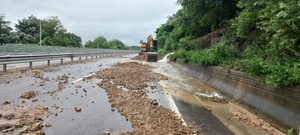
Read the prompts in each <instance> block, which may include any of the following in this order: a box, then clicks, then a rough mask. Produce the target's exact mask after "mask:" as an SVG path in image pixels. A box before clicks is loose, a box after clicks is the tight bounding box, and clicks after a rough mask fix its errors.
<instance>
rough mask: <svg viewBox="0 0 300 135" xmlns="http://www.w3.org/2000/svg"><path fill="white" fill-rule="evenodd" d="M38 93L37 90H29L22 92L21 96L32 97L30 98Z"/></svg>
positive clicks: (24, 97)
mask: <svg viewBox="0 0 300 135" xmlns="http://www.w3.org/2000/svg"><path fill="white" fill-rule="evenodd" d="M37 94H38V92H37V91H27V92H24V93H22V94H21V96H20V98H23V99H30V98H34V97H35V96H36V95H37Z"/></svg>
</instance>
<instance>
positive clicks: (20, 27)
mask: <svg viewBox="0 0 300 135" xmlns="http://www.w3.org/2000/svg"><path fill="white" fill-rule="evenodd" d="M15 27H16V31H17V34H20V35H19V37H21V39H19V40H20V41H21V43H38V42H39V34H40V20H39V19H37V18H36V17H35V16H33V15H31V16H29V17H28V18H23V19H22V20H19V21H18V23H17V24H16V25H15ZM24 34H25V35H24ZM23 37H28V38H26V39H28V40H26V41H25V40H23ZM32 37H33V38H32Z"/></svg>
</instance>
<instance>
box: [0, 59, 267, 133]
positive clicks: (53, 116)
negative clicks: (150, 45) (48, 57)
mask: <svg viewBox="0 0 300 135" xmlns="http://www.w3.org/2000/svg"><path fill="white" fill-rule="evenodd" d="M134 56H136V55H124V56H118V57H112V58H101V59H94V60H90V61H88V62H81V63H74V64H66V65H62V66H52V67H49V68H41V69H35V70H30V71H20V72H15V73H9V74H6V75H2V76H0V128H1V124H3V123H6V122H7V121H10V122H11V124H12V125H13V127H16V126H19V125H18V124H19V123H17V124H16V123H14V122H16V121H17V120H18V119H21V120H24V119H23V117H28V115H27V113H32V111H31V110H32V108H33V109H36V108H37V109H36V110H35V113H32V114H35V115H36V116H31V117H32V118H33V119H25V123H23V124H24V125H23V127H22V128H20V129H18V130H12V132H7V133H4V132H3V133H1V132H0V134H5V135H6V134H8V135H11V134H17V133H20V132H22V131H24V130H25V129H27V128H28V127H32V125H31V124H32V121H34V122H42V123H43V125H44V127H42V128H41V129H42V130H43V131H44V132H45V133H46V134H61V135H64V134H66V135H67V134H86V135H95V134H96V135H97V134H99V135H100V134H103V133H104V132H109V133H111V134H120V133H121V132H132V131H133V130H134V129H133V128H132V123H131V122H129V121H128V119H127V118H125V117H124V115H121V113H119V112H118V111H116V110H114V108H113V107H112V104H111V103H110V100H109V98H108V96H107V93H106V92H105V90H104V89H102V88H100V87H99V86H98V85H97V83H99V82H101V81H102V80H101V79H97V78H93V79H85V77H89V76H93V75H94V74H95V73H96V72H97V71H98V70H102V69H106V68H110V67H111V66H112V65H113V64H116V63H120V62H128V61H131V60H129V59H130V58H132V57H134ZM166 61H167V60H163V61H161V62H157V63H147V62H142V63H144V64H149V65H151V66H154V67H156V68H154V71H155V72H157V73H160V74H162V75H165V76H166V77H168V79H167V80H161V81H159V82H151V83H148V86H149V87H147V88H146V89H145V91H146V93H147V95H148V97H149V98H150V99H155V100H156V101H157V102H158V104H159V105H161V106H162V107H164V108H167V109H169V110H172V111H174V112H176V113H177V115H178V116H181V117H182V119H183V121H184V123H185V124H186V125H188V126H190V127H194V128H195V129H197V130H199V131H200V132H201V133H202V134H215V135H218V134H220V135H221V134H222V135H223V134H239V135H243V134H244V135H247V134H249V135H250V134H267V133H266V132H263V131H261V130H259V129H257V128H256V127H255V126H253V127H250V126H247V124H244V123H243V122H241V121H240V120H238V119H235V118H232V115H234V116H236V115H239V116H241V114H242V116H243V117H247V118H249V119H256V120H257V121H258V122H260V121H261V120H260V119H257V118H256V117H255V116H254V115H252V114H251V113H249V112H247V111H246V110H244V109H242V108H241V107H239V106H238V105H236V104H234V103H230V102H228V101H227V100H226V97H222V95H221V94H220V93H218V92H217V91H216V90H214V89H212V88H211V87H209V86H207V85H206V84H204V83H203V82H201V81H199V80H197V79H195V78H193V77H192V76H191V75H189V74H187V73H185V72H182V71H180V70H178V69H177V68H175V67H174V66H172V63H167V62H166ZM138 62H141V61H138ZM151 86H153V87H151ZM154 86H155V87H154ZM28 91H34V92H36V95H35V96H33V97H30V98H29V99H24V98H21V97H20V96H21V95H22V94H24V92H28ZM212 101H213V102H212ZM216 101H217V102H216ZM2 103H3V104H2ZM16 109H21V110H20V111H19V112H20V113H17V112H18V111H16ZM39 109H42V111H41V110H39ZM14 111H15V112H14ZM43 111H45V113H46V114H47V115H46V116H44V115H43V114H44V112H43ZM11 112H14V113H11ZM11 114H13V115H14V116H13V117H12V119H9V120H8V119H7V116H9V115H11ZM24 114H26V115H24ZM37 116H39V117H37ZM26 120H27V123H26ZM47 124H48V125H47ZM46 125H47V126H46ZM7 129H9V128H7ZM1 130H2V129H1ZM5 130H6V128H5ZM34 132H35V133H38V131H34ZM158 134H159V133H158Z"/></svg>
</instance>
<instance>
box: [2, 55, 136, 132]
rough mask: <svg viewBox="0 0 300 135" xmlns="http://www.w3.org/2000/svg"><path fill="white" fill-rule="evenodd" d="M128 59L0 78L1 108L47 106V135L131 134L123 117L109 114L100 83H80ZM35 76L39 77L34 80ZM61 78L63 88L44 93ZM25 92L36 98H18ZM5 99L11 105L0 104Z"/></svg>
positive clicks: (115, 113)
mask: <svg viewBox="0 0 300 135" xmlns="http://www.w3.org/2000/svg"><path fill="white" fill-rule="evenodd" d="M130 57H132V56H129V57H114V58H101V59H97V60H95V61H92V62H85V63H79V64H71V65H63V66H59V67H51V68H44V69H37V70H33V71H27V72H25V73H21V72H18V73H14V74H13V75H4V76H1V78H0V89H1V90H0V103H1V105H0V108H8V107H13V108H18V107H19V108H29V107H34V106H37V105H42V106H47V107H49V116H48V118H46V119H45V120H44V124H45V123H50V124H51V125H52V126H51V127H49V128H44V131H45V132H46V134H91V135H92V134H93V135H94V134H103V132H104V131H108V132H111V133H118V132H120V131H132V130H133V129H132V128H131V124H130V123H129V122H128V121H126V120H125V118H124V117H123V116H121V115H120V114H119V113H118V112H113V111H111V106H110V103H109V102H108V99H107V96H106V93H105V91H104V90H102V89H101V88H99V87H98V86H97V85H96V83H97V82H98V81H99V80H94V81H84V80H82V78H83V77H85V76H87V75H90V74H92V73H93V72H95V71H98V70H99V69H104V68H109V67H110V66H111V65H112V64H115V63H117V62H123V61H128V59H129V58H130ZM37 73H38V74H39V75H40V76H41V77H40V78H39V77H37V78H35V77H33V76H34V75H35V74H37ZM41 74H42V75H41ZM63 75H66V76H68V83H66V84H64V87H65V88H64V89H63V90H62V91H58V92H54V93H52V94H49V93H47V92H49V91H50V92H51V91H54V90H57V89H58V87H59V85H58V84H59V83H58V81H57V77H58V76H59V77H62V76H63ZM27 91H37V92H38V95H37V96H36V97H35V98H32V99H30V100H23V99H20V98H19V96H20V95H21V94H22V93H23V92H27ZM85 91H86V92H85ZM5 100H7V101H10V102H11V103H10V104H8V105H3V104H2V103H3V102H4V101H5ZM22 101H25V103H22ZM74 107H80V108H81V109H82V111H81V112H76V111H75V110H74ZM0 123H1V122H0Z"/></svg>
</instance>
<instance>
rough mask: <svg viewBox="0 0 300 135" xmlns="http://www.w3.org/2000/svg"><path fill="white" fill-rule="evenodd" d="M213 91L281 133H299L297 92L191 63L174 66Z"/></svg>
mask: <svg viewBox="0 0 300 135" xmlns="http://www.w3.org/2000/svg"><path fill="white" fill-rule="evenodd" d="M173 64H174V65H175V66H176V67H178V68H180V69H182V70H184V71H186V72H188V73H189V74H191V75H192V76H194V77H195V78H198V79H200V80H201V81H203V82H205V83H206V84H208V85H210V86H211V87H213V88H215V89H216V90H218V91H220V92H222V93H223V94H225V95H226V96H228V97H230V98H231V99H232V101H234V102H238V103H241V104H242V105H244V106H245V107H246V108H248V110H249V111H250V112H252V113H253V114H256V116H257V117H259V118H263V119H265V120H266V121H269V123H272V124H273V125H274V126H275V127H277V128H278V129H279V130H281V131H282V132H285V133H286V131H287V130H288V129H290V128H294V130H296V131H297V133H298V132H299V131H300V109H299V107H300V89H299V88H298V89H297V88H284V89H281V88H273V87H270V86H267V85H265V84H264V83H263V82H261V81H260V80H259V79H257V78H254V77H249V76H247V75H246V74H244V73H241V72H237V71H233V70H227V69H223V68H220V67H198V66H197V65H196V64H194V63H188V64H183V63H181V62H180V60H177V61H176V63H173Z"/></svg>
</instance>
